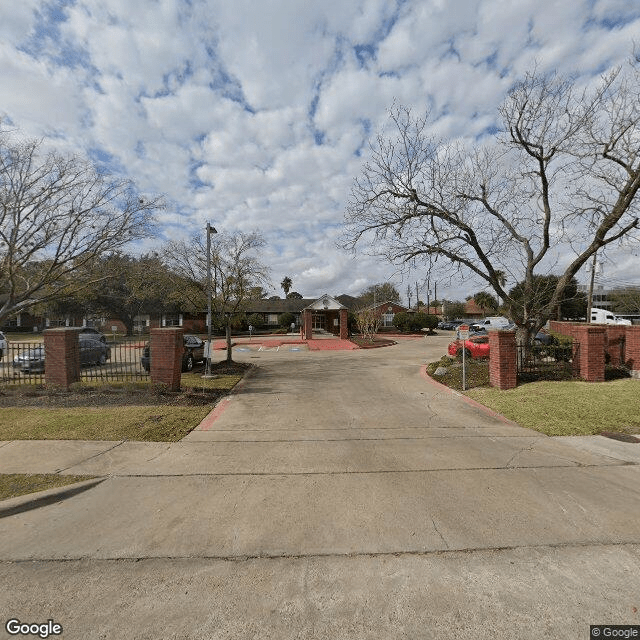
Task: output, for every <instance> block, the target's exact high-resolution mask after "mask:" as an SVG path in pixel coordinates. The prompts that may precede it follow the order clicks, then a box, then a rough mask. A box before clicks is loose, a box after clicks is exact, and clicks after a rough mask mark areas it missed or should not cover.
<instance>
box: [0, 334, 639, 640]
mask: <svg viewBox="0 0 640 640" xmlns="http://www.w3.org/2000/svg"><path fill="white" fill-rule="evenodd" d="M447 340H448V339H447V338H444V337H434V338H431V337H430V338H427V339H424V338H420V339H417V340H415V341H402V342H401V343H400V344H398V345H396V346H394V347H389V348H385V349H377V350H362V351H355V352H324V351H323V352H313V351H308V352H298V353H293V352H287V351H282V350H281V351H279V352H272V351H250V352H238V353H234V357H237V359H243V358H246V359H247V360H248V361H251V362H254V363H256V364H257V365H258V368H257V369H256V371H255V373H254V374H253V375H251V376H250V377H249V378H248V379H247V380H246V382H245V384H244V387H243V389H242V391H241V392H239V393H237V394H235V395H233V396H232V397H231V399H230V400H228V401H227V402H226V404H225V405H224V406H221V407H220V408H219V410H218V415H217V419H215V420H211V421H208V422H206V423H203V425H202V426H201V427H200V428H199V429H197V430H196V431H194V432H192V433H191V434H190V435H189V436H188V437H187V438H185V439H184V440H183V441H181V442H179V443H174V444H166V443H157V444H144V443H121V444H119V445H118V443H113V446H106V445H107V444H109V443H106V444H105V447H104V451H103V452H102V453H97V454H96V452H95V451H92V453H91V455H86V456H85V458H84V459H79V457H78V456H77V455H76V458H75V459H72V457H71V456H70V457H69V460H68V462H67V463H66V464H65V465H64V466H61V468H64V473H69V474H91V475H98V476H106V477H107V480H105V481H104V482H102V483H101V484H100V485H98V486H97V487H95V488H93V489H91V490H90V491H86V492H85V493H82V494H78V495H76V496H74V497H72V498H69V499H68V500H66V501H64V502H60V503H58V504H50V505H48V506H44V507H42V508H40V509H35V510H32V511H27V512H24V513H20V514H18V515H13V516H11V517H7V518H4V519H2V520H0V560H1V561H2V562H0V580H2V583H3V585H5V589H4V591H3V594H2V596H0V606H1V607H2V609H3V610H4V611H5V612H7V616H12V615H15V616H16V617H20V619H21V620H29V621H31V620H38V619H40V618H42V619H44V620H46V619H47V618H54V619H55V620H56V621H60V622H61V623H62V624H63V626H64V625H65V623H66V626H65V631H66V630H67V629H69V630H70V635H68V636H67V635H65V636H64V637H65V638H66V637H71V638H75V637H83V638H98V637H107V638H111V637H113V638H115V637H139V638H152V637H160V638H169V637H184V638H265V639H266V638H276V637H277V638H293V637H295V638H309V639H311V638H313V639H314V640H315V639H317V638H331V639H333V638H349V639H352V638H357V639H364V638H375V639H387V638H388V639H396V638H438V640H441V639H445V640H447V639H453V638H456V639H459V638H465V639H471V638H474V639H476V638H480V639H488V638H492V639H493V638H500V639H506V638H509V639H511V638H527V639H538V638H540V639H542V638H558V639H559V638H563V639H564V638H582V637H584V638H588V637H589V624H596V623H600V622H602V621H606V622H612V623H619V624H631V623H632V622H635V623H636V624H637V623H638V621H637V609H638V604H639V603H638V600H637V594H638V593H640V546H639V543H640V520H639V519H638V518H637V517H636V514H637V513H640V490H639V489H638V487H640V473H639V470H640V467H639V466H638V465H632V464H626V465H625V464H623V463H622V462H621V461H619V460H615V459H613V458H609V457H607V456H604V455H596V454H593V453H588V452H583V451H580V450H578V449H577V448H575V447H573V446H571V445H570V444H567V443H566V441H562V442H560V441H557V440H554V439H552V438H548V437H546V436H542V435H540V434H538V433H535V432H531V431H528V430H525V429H521V428H519V427H517V426H515V425H512V424H509V423H507V422H505V421H504V420H500V419H498V418H496V417H492V416H491V415H489V414H487V413H486V412H484V411H482V410H480V409H478V408H475V407H473V406H471V405H469V404H467V403H465V402H463V401H462V400H461V399H460V398H459V397H458V396H457V395H456V394H453V393H451V392H449V391H445V390H443V389H442V388H440V387H438V386H435V385H433V384H430V383H429V382H427V381H426V380H425V379H424V378H422V377H421V375H420V372H419V371H420V365H421V364H423V363H425V362H428V361H431V360H434V359H436V358H437V357H439V356H440V355H441V354H442V353H443V352H444V350H445V348H446V342H447ZM27 445H28V443H25V444H24V446H25V451H26V448H27ZM116 445H117V446H116ZM9 446H13V445H12V443H4V447H0V460H2V455H1V452H2V449H3V448H6V447H9ZM63 448H64V443H57V444H56V445H55V451H57V453H58V454H59V453H60V451H62V450H63ZM53 453H55V452H54V447H53V446H52V447H51V450H50V454H51V455H53ZM12 459H17V458H16V456H13V458H12ZM46 459H47V460H52V458H51V456H49V457H47V458H46ZM25 561H28V562H25ZM60 585H64V588H60ZM25 603H26V604H25ZM43 603H46V607H45V608H43V607H44V605H43ZM132 629H134V630H135V633H127V630H128V631H129V632H130V631H131V630H132ZM71 631H72V632H71Z"/></svg>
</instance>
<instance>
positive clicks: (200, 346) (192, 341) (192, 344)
mask: <svg viewBox="0 0 640 640" xmlns="http://www.w3.org/2000/svg"><path fill="white" fill-rule="evenodd" d="M203 360H204V341H203V340H201V339H200V338H198V336H192V335H190V334H185V335H184V352H183V354H182V370H183V371H191V370H192V369H193V365H194V364H195V363H196V362H202V361H203ZM140 364H141V365H142V368H143V369H144V370H145V371H147V372H148V371H151V347H150V345H149V343H147V344H146V345H145V347H144V349H143V350H142V357H141V358H140Z"/></svg>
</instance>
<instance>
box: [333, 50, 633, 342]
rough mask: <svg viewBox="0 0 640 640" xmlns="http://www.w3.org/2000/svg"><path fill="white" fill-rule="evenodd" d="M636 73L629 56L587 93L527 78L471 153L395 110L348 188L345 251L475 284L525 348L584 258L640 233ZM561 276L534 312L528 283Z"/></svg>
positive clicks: (551, 79) (566, 83) (561, 82)
mask: <svg viewBox="0 0 640 640" xmlns="http://www.w3.org/2000/svg"><path fill="white" fill-rule="evenodd" d="M639 66H640V63H639V61H638V60H632V61H631V62H630V64H629V65H627V66H625V67H620V68H618V69H616V70H614V71H612V72H611V73H609V74H608V75H606V76H604V77H602V78H601V81H600V82H599V83H598V85H597V87H595V88H594V89H589V90H580V89H579V88H578V87H577V86H576V85H575V84H574V83H573V82H572V81H570V80H566V79H562V78H559V77H556V76H541V75H538V74H535V73H532V74H529V75H527V77H526V78H525V79H524V80H523V81H522V82H520V83H518V84H517V85H516V86H515V87H514V88H513V89H512V90H511V91H510V92H509V94H508V96H507V98H506V100H505V101H504V103H503V105H502V107H501V108H500V114H501V116H502V121H503V130H502V132H501V133H500V134H499V135H498V136H497V139H496V140H495V142H494V143H493V144H489V145H484V146H480V145H476V146H474V147H473V148H470V149H468V148H465V147H464V146H463V145H461V144H459V143H455V142H442V141H437V140H433V139H431V138H429V136H428V135H427V127H428V123H427V119H426V118H416V117H414V116H413V114H412V113H411V112H410V110H409V109H406V108H402V107H400V108H394V109H393V110H392V111H391V122H392V127H393V130H394V132H395V135H394V136H393V137H385V136H383V135H379V136H378V138H377V141H376V143H375V144H372V147H371V153H372V156H371V160H370V161H369V162H368V163H367V164H366V165H365V166H364V168H363V172H362V175H361V176H360V177H359V178H357V179H356V181H355V183H354V186H353V190H352V197H351V200H350V203H349V205H348V208H347V211H346V215H345V222H346V231H345V238H344V246H345V247H346V248H350V249H354V248H355V247H356V245H359V244H364V243H366V242H367V241H371V246H372V249H371V251H372V253H375V254H379V255H383V256H385V257H386V258H387V259H388V260H390V261H391V262H393V263H396V264H404V265H406V266H412V265H413V264H414V263H415V262H416V261H423V262H426V263H427V266H428V268H429V269H430V270H436V271H437V270H438V269H439V268H444V269H446V270H449V271H450V270H451V266H452V265H453V266H454V267H457V268H458V269H459V271H460V275H461V276H468V275H470V274H471V275H474V276H476V277H478V278H479V279H481V280H483V281H485V282H486V283H487V284H488V285H489V286H491V287H492V288H493V290H494V291H495V293H496V294H497V296H498V297H499V298H500V299H501V300H502V301H503V304H504V305H505V307H506V308H507V309H508V312H509V313H510V315H511V316H512V318H513V320H514V321H515V322H516V324H517V325H518V330H517V333H518V341H519V342H520V343H526V342H528V341H529V339H530V336H531V335H535V333H536V332H537V330H538V328H539V327H541V326H542V325H543V324H544V323H545V322H546V320H547V319H548V318H550V317H552V316H553V314H554V311H555V310H556V309H557V307H558V305H559V303H560V302H562V295H563V292H564V291H565V290H566V288H567V285H568V284H569V283H570V281H571V279H572V278H573V277H574V276H575V275H576V273H577V272H578V271H579V269H580V268H581V267H582V266H583V265H584V264H585V262H586V261H587V260H589V258H590V257H591V256H593V254H594V253H595V252H596V251H598V250H599V249H601V248H603V247H608V246H611V245H613V244H614V243H616V242H618V241H620V240H621V239H624V238H626V239H630V238H631V236H632V234H633V232H634V231H635V230H637V229H638V217H637V215H638V199H637V193H638V189H639V188H640V126H639V125H640V99H639V82H638V80H639V78H640V71H639ZM633 235H635V234H633ZM633 241H634V242H635V241H637V239H636V238H633ZM560 264H562V267H560V266H559V265H560ZM558 271H560V276H559V278H558V281H557V286H556V287H555V289H554V291H553V294H552V295H551V297H550V299H548V300H546V301H545V302H544V304H540V305H537V304H536V303H535V297H534V296H533V295H529V294H530V293H532V289H533V286H534V276H535V275H536V274H547V273H551V272H555V273H557V272H558ZM505 274H509V275H510V279H512V280H514V281H515V282H520V283H522V286H523V295H522V297H521V298H520V299H514V298H513V297H512V296H510V294H509V293H508V292H507V291H506V290H505V289H504V283H505ZM530 290H531V291H530Z"/></svg>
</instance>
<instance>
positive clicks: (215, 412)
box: [189, 366, 255, 433]
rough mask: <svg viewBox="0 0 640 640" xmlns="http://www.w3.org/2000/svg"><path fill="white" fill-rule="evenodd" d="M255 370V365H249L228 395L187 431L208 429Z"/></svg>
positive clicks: (240, 390)
mask: <svg viewBox="0 0 640 640" xmlns="http://www.w3.org/2000/svg"><path fill="white" fill-rule="evenodd" d="M254 371H255V367H253V366H252V367H251V369H249V370H248V371H247V372H246V373H245V374H244V376H243V378H242V380H240V382H238V384H237V385H236V386H235V387H233V389H231V391H230V392H229V395H228V396H225V397H224V398H222V400H220V402H218V404H217V405H216V406H215V407H214V408H213V409H212V410H211V411H210V412H209V413H208V414H207V415H206V416H205V417H204V418H203V419H202V421H201V422H200V424H199V425H198V426H197V427H195V429H192V430H191V431H190V432H189V433H193V432H194V431H209V430H210V429H211V428H212V427H213V424H214V422H215V421H216V420H217V419H218V418H219V417H220V416H221V415H222V414H223V413H224V412H225V411H226V410H227V408H228V407H229V405H230V404H231V400H232V396H234V395H236V394H238V393H241V392H242V390H243V389H244V387H245V385H246V384H247V380H248V378H249V377H250V376H251V375H253V372H254Z"/></svg>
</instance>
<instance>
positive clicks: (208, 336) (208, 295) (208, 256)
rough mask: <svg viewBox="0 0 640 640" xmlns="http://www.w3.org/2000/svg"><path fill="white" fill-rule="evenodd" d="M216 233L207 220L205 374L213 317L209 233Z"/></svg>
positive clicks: (208, 357) (208, 359)
mask: <svg viewBox="0 0 640 640" xmlns="http://www.w3.org/2000/svg"><path fill="white" fill-rule="evenodd" d="M212 233H218V232H217V231H216V229H215V227H212V226H211V224H209V223H208V222H207V366H206V367H205V369H206V370H205V376H206V375H211V325H212V323H213V317H212V312H211V234H212Z"/></svg>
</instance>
